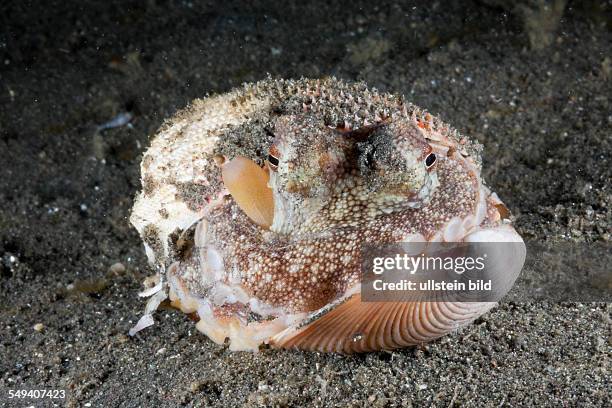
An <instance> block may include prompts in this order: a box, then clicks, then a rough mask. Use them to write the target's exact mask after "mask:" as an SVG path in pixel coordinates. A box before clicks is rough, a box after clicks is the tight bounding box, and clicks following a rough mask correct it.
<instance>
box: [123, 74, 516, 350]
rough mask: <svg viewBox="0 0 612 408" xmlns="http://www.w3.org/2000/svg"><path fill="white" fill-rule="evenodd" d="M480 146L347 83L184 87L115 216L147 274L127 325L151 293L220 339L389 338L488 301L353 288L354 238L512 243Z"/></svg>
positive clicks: (242, 343)
mask: <svg viewBox="0 0 612 408" xmlns="http://www.w3.org/2000/svg"><path fill="white" fill-rule="evenodd" d="M480 152H481V146H480V145H479V144H478V143H476V142H473V141H470V140H469V139H468V138H467V137H464V136H462V135H460V134H459V133H458V132H457V131H456V130H454V129H453V128H451V127H450V126H449V125H447V124H445V123H443V122H442V121H440V120H439V119H437V118H436V117H434V116H432V115H431V114H429V113H427V112H426V111H424V110H421V109H420V108H418V107H416V106H414V105H412V104H410V103H408V102H406V101H405V100H404V98H403V97H401V96H396V95H392V94H387V93H381V92H378V91H377V90H376V89H371V88H368V87H367V86H366V85H365V84H363V83H347V82H344V81H341V80H338V79H335V78H326V79H317V80H311V79H300V80H281V79H271V78H268V79H266V80H263V81H260V82H257V83H254V84H245V85H244V86H243V87H242V88H240V89H236V90H233V91H231V92H229V93H226V94H223V95H218V96H212V97H207V98H206V99H197V100H195V101H194V102H193V103H192V104H191V106H189V107H188V108H186V109H184V110H182V111H180V112H179V113H178V114H176V115H175V116H174V118H172V119H171V120H169V121H166V122H165V123H164V125H163V126H162V127H161V129H160V130H159V131H158V133H157V135H156V136H155V137H154V138H153V139H152V142H151V146H150V148H149V149H148V150H147V151H146V153H145V154H144V157H143V160H142V165H141V171H142V192H141V193H140V194H139V195H138V197H137V199H136V202H135V205H134V208H133V212H132V215H131V219H130V220H131V223H132V224H133V225H134V226H135V227H136V229H137V230H138V232H139V233H140V235H141V237H142V239H143V241H144V246H145V250H146V253H147V256H148V259H149V261H150V263H151V264H152V265H153V266H154V267H155V268H156V270H157V275H156V276H155V278H154V280H152V283H151V284H150V285H149V287H148V289H146V290H145V291H144V292H142V293H141V294H140V295H141V296H143V297H150V299H149V301H148V303H147V307H146V311H145V315H144V316H143V317H142V318H141V319H140V321H139V322H138V323H137V325H136V326H135V327H134V328H133V329H132V330H131V334H134V333H135V332H137V331H138V330H141V329H142V328H144V327H147V326H150V325H151V324H153V318H152V313H153V312H154V311H155V310H156V309H157V307H158V306H159V305H160V303H161V302H163V301H166V299H167V300H168V301H169V302H170V304H171V305H172V306H174V307H177V308H179V309H180V310H182V311H183V312H185V313H188V314H190V315H191V316H192V317H194V318H195V319H196V320H197V324H196V327H197V329H198V330H199V331H201V332H203V333H204V334H206V335H207V336H208V337H209V338H210V339H212V340H213V341H214V342H216V343H220V344H222V343H224V342H227V341H228V340H229V348H230V349H232V350H252V351H256V350H258V349H259V348H260V346H261V345H264V344H267V345H270V346H271V347H275V348H298V349H304V350H317V351H328V352H341V353H353V352H365V351H375V350H381V349H395V348H400V347H406V346H410V345H416V344H420V343H423V342H427V341H430V340H432V339H436V338H438V337H440V336H442V335H444V334H447V333H449V332H451V331H454V330H456V329H458V328H459V327H462V326H464V325H466V324H468V323H470V322H471V321H473V320H474V319H476V318H477V317H478V316H480V315H481V314H483V313H485V312H486V311H488V310H489V309H490V308H491V307H493V306H494V305H495V303H493V302H469V303H466V302H450V301H439V302H430V301H427V302H426V301H422V302H419V301H413V302H366V301H362V299H361V294H360V285H359V283H360V275H361V273H360V248H361V245H362V244H363V243H371V242H376V243H394V242H405V241H407V242H423V243H428V242H461V241H465V242H469V241H500V242H520V243H522V240H521V237H520V236H519V235H518V234H517V233H516V232H515V230H514V229H513V227H512V225H511V222H510V213H509V211H508V210H507V208H506V207H505V206H504V205H503V204H502V202H501V201H500V199H499V198H498V197H497V195H496V194H495V193H492V192H491V191H490V190H489V188H487V186H486V185H485V184H484V181H483V179H482V178H481V175H480V170H481V159H480ZM518 252H519V253H515V254H512V255H511V257H509V258H508V259H506V260H504V261H503V262H505V263H506V267H507V268H508V272H507V273H509V274H514V275H518V272H520V269H521V267H522V264H523V261H524V258H525V253H524V250H523V251H518Z"/></svg>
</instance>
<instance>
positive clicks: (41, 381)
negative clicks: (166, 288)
mask: <svg viewBox="0 0 612 408" xmlns="http://www.w3.org/2000/svg"><path fill="white" fill-rule="evenodd" d="M281 3H282V2H272V1H271V2H254V3H252V4H246V3H243V2H236V1H225V2H219V4H217V5H214V4H212V2H211V3H199V2H195V1H194V2H189V1H173V2H167V1H147V2H124V1H109V2H91V4H89V2H85V1H75V0H71V1H57V2H45V5H44V6H42V5H40V4H39V5H36V4H33V3H32V4H30V3H26V2H20V1H12V2H11V1H9V2H8V3H7V2H4V3H3V4H2V5H0V203H1V205H0V257H1V258H0V356H1V358H0V392H2V395H0V405H2V404H5V403H6V404H8V405H9V406H10V405H14V406H29V405H32V404H34V403H35V404H36V406H39V405H41V404H42V406H47V405H49V406H51V404H52V402H51V401H50V400H45V401H44V402H42V403H41V402H40V401H35V402H32V400H29V402H25V401H16V400H14V399H13V400H9V399H8V390H10V389H21V388H40V387H47V388H62V389H65V390H66V391H67V398H66V399H64V400H62V401H59V402H57V401H56V403H57V404H58V405H59V406H64V405H65V406H92V407H96V406H101V407H111V406H122V407H143V406H168V407H174V406H224V407H226V406H342V407H344V406H358V407H360V406H368V407H378V406H380V407H384V406H389V407H393V406H445V407H446V406H478V407H480V406H516V405H520V404H522V405H546V406H605V405H606V404H609V401H610V400H612V388H611V387H610V384H611V383H612V381H611V380H612V375H611V368H610V357H611V354H612V352H611V350H612V348H611V337H610V336H611V335H610V333H611V319H610V312H611V310H612V306H611V304H609V303H603V302H600V303H576V302H572V303H568V302H566V303H560V302H542V301H537V302H536V301H533V302H502V303H501V305H500V306H499V307H497V308H495V309H494V310H493V311H491V312H490V313H487V314H486V315H484V316H482V317H481V318H479V319H478V320H477V321H476V322H475V324H473V325H471V326H470V327H468V328H466V329H464V330H462V331H461V332H458V333H455V334H452V335H449V336H446V337H444V338H442V339H440V340H438V341H435V342H432V343H431V344H428V345H425V346H423V347H417V348H412V349H405V350H399V351H394V352H380V353H371V354H365V355H355V356H348V357H347V356H341V355H327V354H319V353H308V352H300V351H278V350H263V351H261V352H260V353H258V354H251V353H241V352H230V351H229V350H228V349H227V348H226V347H224V346H220V345H217V344H214V343H213V342H211V341H210V340H209V339H207V338H206V337H205V336H203V335H201V334H199V333H198V332H197V331H196V330H195V327H194V324H193V322H192V321H190V320H189V318H188V317H187V316H185V315H183V314H181V313H179V312H176V311H174V310H170V309H164V310H161V311H160V312H158V313H157V314H156V320H157V324H156V325H155V326H154V327H152V328H149V329H147V330H145V331H143V332H141V333H139V334H138V335H137V336H136V337H134V338H130V337H128V336H127V331H128V329H129V328H130V327H131V326H132V325H133V324H134V323H135V322H136V321H137V320H138V318H139V317H140V315H141V313H142V310H143V307H144V302H143V301H142V299H139V298H138V297H137V296H136V293H137V292H138V291H139V290H140V289H141V282H142V280H143V278H144V277H145V276H147V275H149V274H151V271H150V270H149V268H148V266H147V263H146V260H145V256H144V252H143V249H142V246H141V242H140V239H139V237H138V236H137V234H136V232H135V230H133V229H132V227H131V226H130V225H129V223H128V220H127V218H128V216H129V213H130V208H131V205H132V201H133V197H134V195H135V193H136V192H137V191H138V190H139V189H140V181H139V163H140V160H141V156H142V152H143V151H144V149H145V148H146V146H147V144H148V138H149V136H150V135H151V134H152V133H153V132H154V131H155V130H156V129H157V128H158V127H159V125H160V124H161V123H162V121H163V120H164V118H167V117H169V116H170V115H172V113H173V112H175V111H176V110H177V109H180V108H182V107H184V106H185V105H186V104H187V103H188V102H189V101H191V100H192V99H194V98H196V97H203V96H205V95H206V94H208V93H219V92H225V91H227V90H229V89H231V88H232V87H235V86H238V85H240V84H241V83H242V82H245V81H256V80H259V79H262V78H264V77H265V76H266V75H267V74H268V73H270V74H271V75H273V76H279V77H285V78H288V77H300V76H307V77H321V76H326V75H335V76H338V77H340V78H343V79H347V80H364V81H366V82H367V83H368V84H369V85H370V86H373V87H377V88H379V89H381V90H385V91H390V92H394V93H403V94H404V95H406V97H407V99H408V100H410V101H411V102H414V103H415V104H417V105H419V106H422V107H424V108H427V109H429V110H430V111H431V112H432V113H434V114H436V115H439V116H440V117H441V118H443V119H444V120H445V121H447V122H449V123H451V124H453V125H454V126H455V127H457V128H458V129H459V130H460V131H461V132H462V133H465V134H467V135H469V136H471V137H473V138H476V139H478V140H479V141H480V142H481V143H483V144H484V146H485V150H484V175H485V178H486V180H487V182H488V183H489V185H490V186H491V187H492V189H493V190H494V191H496V192H497V193H498V195H499V196H500V197H501V198H502V199H503V200H504V201H505V202H506V204H507V205H508V207H509V208H510V209H511V210H512V212H513V213H514V214H515V216H516V228H517V230H518V232H519V233H520V234H521V235H522V236H524V237H525V238H526V239H529V240H535V241H553V242H554V241H571V242H591V241H598V242H608V241H609V240H610V231H611V209H610V208H611V207H612V206H611V204H612V192H611V190H610V186H611V184H612V183H611V180H612V163H611V158H610V156H611V152H612V136H611V135H612V109H611V99H610V95H612V60H611V58H612V32H611V27H612V11H611V10H612V5H611V4H610V2H597V1H587V2H569V3H568V4H567V5H566V6H565V9H564V12H563V16H562V18H561V19H560V20H559V19H558V18H557V22H558V27H557V29H556V30H555V31H553V32H552V33H549V32H547V31H546V30H544V29H543V28H542V27H544V28H546V27H548V26H550V25H551V24H552V25H553V26H554V23H555V21H554V20H555V18H554V15H553V16H552V17H551V15H548V14H544V15H540V14H538V13H534V11H533V10H536V9H537V7H536V5H534V4H537V3H538V1H535V0H534V1H524V2H522V3H525V4H524V5H523V6H522V7H519V6H516V7H514V6H511V5H509V3H510V2H504V1H496V0H488V1H465V2H463V1H455V2H444V1H440V2H434V3H433V4H431V5H428V6H426V7H425V6H423V5H422V4H423V3H422V2H406V3H400V2H378V5H377V6H373V5H372V4H371V3H370V2H365V1H363V2H359V1H358V2H352V3H351V4H348V2H347V4H343V3H335V4H333V5H331V4H327V3H323V2H322V3H320V4H315V3H309V2H300V3H299V4H298V3H295V4H293V5H290V4H287V5H282V6H281ZM330 3H331V2H330ZM553 3H558V2H553ZM41 4H42V3H41ZM525 7H526V8H525ZM553 14H554V13H553ZM538 18H539V19H540V20H541V21H540V20H538ZM551 20H553V21H552V23H551ZM548 43H550V44H548ZM126 113H129V117H130V118H131V121H130V122H129V124H127V125H124V126H120V127H113V128H109V129H106V130H99V126H100V125H102V124H104V123H107V122H108V121H110V120H112V119H113V118H117V116H118V115H122V114H123V115H125V114H126ZM123 117H126V116H123ZM118 263H121V265H118ZM606 401H608V402H606Z"/></svg>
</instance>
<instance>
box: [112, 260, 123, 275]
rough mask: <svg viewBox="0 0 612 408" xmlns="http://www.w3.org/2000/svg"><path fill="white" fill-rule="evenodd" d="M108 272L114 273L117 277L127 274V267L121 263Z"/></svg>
mask: <svg viewBox="0 0 612 408" xmlns="http://www.w3.org/2000/svg"><path fill="white" fill-rule="evenodd" d="M108 271H109V272H111V273H114V274H115V275H121V274H122V273H124V272H125V265H124V264H122V263H121V262H117V263H114V264H112V265H111V266H110V268H108Z"/></svg>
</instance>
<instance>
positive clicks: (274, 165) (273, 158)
mask: <svg viewBox="0 0 612 408" xmlns="http://www.w3.org/2000/svg"><path fill="white" fill-rule="evenodd" d="M279 157H280V153H279V151H278V149H277V148H276V146H272V147H271V148H270V152H269V153H268V167H269V168H270V170H272V171H276V169H278V163H279V159H278V158H279Z"/></svg>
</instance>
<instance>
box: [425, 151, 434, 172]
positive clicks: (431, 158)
mask: <svg viewBox="0 0 612 408" xmlns="http://www.w3.org/2000/svg"><path fill="white" fill-rule="evenodd" d="M435 163H436V154H435V153H429V155H428V156H427V157H426V158H425V166H427V168H428V169H429V168H431V166H433V165H434V164H435Z"/></svg>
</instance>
